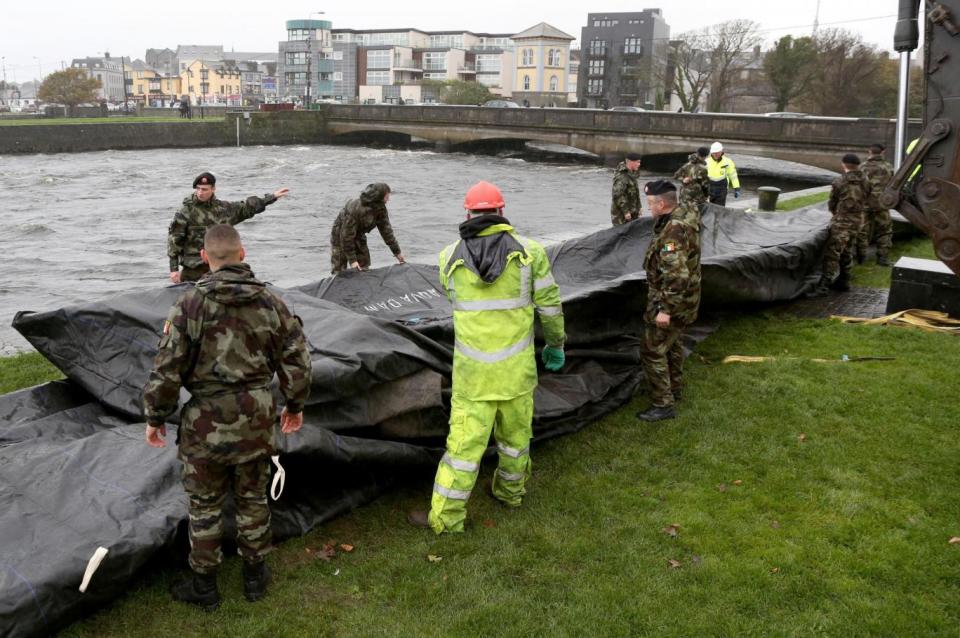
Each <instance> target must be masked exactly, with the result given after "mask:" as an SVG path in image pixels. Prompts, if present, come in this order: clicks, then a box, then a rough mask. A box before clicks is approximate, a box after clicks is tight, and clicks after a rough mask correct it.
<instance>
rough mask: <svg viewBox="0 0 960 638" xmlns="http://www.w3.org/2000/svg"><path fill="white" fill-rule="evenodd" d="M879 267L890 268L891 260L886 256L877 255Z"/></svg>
mask: <svg viewBox="0 0 960 638" xmlns="http://www.w3.org/2000/svg"><path fill="white" fill-rule="evenodd" d="M877 265H878V266H889V265H890V260H889V259H888V258H887V256H886V255H877Z"/></svg>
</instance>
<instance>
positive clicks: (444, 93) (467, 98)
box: [439, 80, 494, 106]
mask: <svg viewBox="0 0 960 638" xmlns="http://www.w3.org/2000/svg"><path fill="white" fill-rule="evenodd" d="M439 85H440V86H439V89H440V91H439V93H440V101H441V102H443V103H444V104H469V105H473V106H478V105H480V104H483V103H484V102H486V101H487V100H492V99H494V98H493V94H492V93H490V89H488V88H487V87H486V86H484V85H482V84H480V83H479V82H465V81H463V80H447V81H446V82H441V83H439Z"/></svg>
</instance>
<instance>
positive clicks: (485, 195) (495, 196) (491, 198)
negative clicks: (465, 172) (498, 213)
mask: <svg viewBox="0 0 960 638" xmlns="http://www.w3.org/2000/svg"><path fill="white" fill-rule="evenodd" d="M503 205H504V204H503V194H502V193H501V192H500V189H499V188H497V187H496V186H494V185H493V184H491V183H490V182H477V183H476V184H474V185H473V186H471V187H470V190H468V191H467V194H466V196H465V197H464V198H463V207H464V208H466V209H467V210H489V209H494V208H503Z"/></svg>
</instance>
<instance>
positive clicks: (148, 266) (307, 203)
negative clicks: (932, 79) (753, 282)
mask: <svg viewBox="0 0 960 638" xmlns="http://www.w3.org/2000/svg"><path fill="white" fill-rule="evenodd" d="M744 159H745V160H746V163H747V164H750V163H751V162H750V160H749V159H747V158H744ZM762 162H763V163H764V164H765V165H766V166H767V168H768V170H769V167H770V166H771V165H773V166H774V169H776V167H777V166H779V167H781V168H782V169H783V170H784V171H785V172H791V171H799V174H800V177H802V178H804V179H809V178H810V176H811V175H816V174H817V173H819V174H820V175H823V172H822V171H804V170H803V169H798V168H797V166H796V165H792V166H788V165H787V164H786V163H782V162H774V163H771V162H769V161H768V160H762ZM753 163H754V164H756V163H757V162H753ZM205 170H208V171H211V172H212V173H214V174H216V176H217V195H218V196H219V197H220V198H221V199H226V200H238V199H243V198H245V197H247V196H249V195H253V194H258V195H262V194H264V193H267V192H272V191H274V190H276V189H278V188H281V187H287V188H290V190H291V193H290V195H289V196H288V197H287V198H285V199H282V200H280V201H279V202H277V203H275V204H274V205H272V206H270V207H269V208H268V209H267V211H266V212H265V213H262V214H261V215H258V216H256V217H255V218H253V219H251V220H249V221H246V222H244V223H243V224H242V225H240V226H239V227H238V230H240V233H241V236H242V237H243V239H244V244H245V246H246V249H247V261H248V262H249V263H250V264H251V265H252V266H253V268H254V272H255V273H256V274H257V276H258V277H260V278H261V279H264V280H267V281H270V282H273V283H274V284H277V285H278V286H295V285H300V284H305V283H308V282H311V281H315V280H317V279H320V278H322V277H325V276H327V275H328V274H329V262H330V251H329V236H330V227H331V225H332V223H333V220H334V218H335V217H336V216H337V213H338V212H339V210H340V208H341V207H342V206H343V204H344V202H345V201H346V200H347V199H349V198H351V197H356V196H357V194H358V193H359V192H360V190H362V188H363V187H364V186H365V185H366V184H367V183H369V182H374V181H382V182H387V183H388V184H390V186H391V188H392V189H393V194H392V195H391V199H390V203H389V205H388V208H389V211H390V219H391V221H392V223H393V227H394V231H395V232H396V235H397V239H398V241H399V242H400V246H401V248H402V249H403V252H404V254H405V256H406V257H407V258H408V259H409V260H410V261H415V262H423V263H434V262H435V259H436V254H437V253H438V252H439V250H440V249H441V248H442V247H443V246H444V245H446V244H447V243H449V242H450V241H453V240H455V239H456V227H457V224H458V223H459V222H460V221H462V219H463V208H462V201H463V194H464V192H465V191H466V189H467V188H469V186H470V185H471V184H473V183H475V182H477V181H479V180H481V179H484V180H487V181H490V182H493V183H495V184H497V185H498V186H499V187H500V188H501V189H502V190H503V192H504V197H505V200H506V203H507V208H506V211H505V215H506V216H507V217H508V218H509V219H510V220H511V222H513V224H514V225H515V226H517V228H518V229H519V230H520V232H521V233H523V234H525V235H527V236H529V237H531V238H533V239H537V240H541V241H544V242H550V241H556V240H558V239H563V238H567V237H572V236H578V235H582V234H586V233H589V232H592V231H594V230H597V229H599V228H603V227H605V226H607V225H608V224H609V207H610V184H611V178H612V170H611V169H609V168H603V167H599V166H596V165H592V164H584V163H556V162H554V163H544V162H532V161H525V160H524V159H519V158H510V157H501V156H489V155H465V154H458V153H453V154H448V153H447V154H444V153H434V152H432V151H425V150H392V149H371V148H363V147H350V146H322V145H317V146H276V147H244V148H209V149H190V150H169V149H166V150H147V151H107V152H99V153H78V154H57V155H29V156H0V194H2V195H3V197H4V199H5V201H6V202H7V214H6V215H7V222H6V223H5V224H4V225H3V228H2V230H0V272H3V273H4V277H3V281H2V282H0V355H7V354H11V353H14V352H17V351H21V350H28V349H30V346H29V344H28V343H27V342H26V341H25V340H24V339H23V338H22V337H20V336H19V335H18V334H17V333H16V331H14V330H13V329H12V328H11V327H10V322H11V321H12V320H13V316H14V314H15V313H16V312H17V311H20V310H33V311H44V310H53V309H56V308H60V307H63V306H67V305H71V304H76V303H81V302H87V301H91V300H94V299H97V298H99V297H103V296H107V295H110V294H115V293H118V292H124V291H129V290H132V289H136V288H142V287H151V286H163V285H166V284H167V283H168V280H167V275H168V273H167V268H168V264H167V256H166V230H167V225H168V224H169V223H170V220H171V219H172V217H173V214H174V213H175V212H176V210H177V209H178V208H179V206H180V202H181V201H182V200H183V198H184V197H186V196H189V195H190V193H191V188H190V185H191V182H192V180H193V178H194V176H195V175H196V174H198V173H200V172H202V171H205ZM774 172H776V171H774ZM793 174H794V175H796V174H797V173H793ZM650 178H653V176H650V177H648V179H650ZM751 182H752V181H751V180H749V179H748V180H745V184H744V186H745V191H747V194H750V191H751V190H752V187H755V186H756V184H755V183H751ZM764 183H765V184H773V185H781V186H790V185H792V187H793V188H800V187H803V185H802V184H797V183H795V182H790V184H787V183H784V182H782V181H781V183H779V184H778V181H777V180H776V179H774V180H770V179H767V180H765V181H764ZM369 244H370V248H371V254H372V257H373V265H374V266H375V267H376V266H385V265H389V264H391V263H394V262H393V258H392V255H391V254H390V252H389V250H388V249H387V248H386V247H385V246H384V245H383V242H382V241H381V240H380V238H379V236H378V234H377V233H376V231H374V233H373V234H372V236H371V237H370V238H369Z"/></svg>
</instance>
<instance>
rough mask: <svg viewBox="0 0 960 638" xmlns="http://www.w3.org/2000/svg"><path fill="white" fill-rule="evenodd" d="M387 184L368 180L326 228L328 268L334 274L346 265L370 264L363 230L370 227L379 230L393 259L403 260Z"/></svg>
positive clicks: (345, 267) (365, 233) (366, 230)
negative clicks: (328, 237) (394, 232)
mask: <svg viewBox="0 0 960 638" xmlns="http://www.w3.org/2000/svg"><path fill="white" fill-rule="evenodd" d="M388 201H390V187H389V186H387V185H386V184H383V183H378V184H368V185H367V187H366V188H364V189H363V192H362V193H360V198H359V199H351V200H350V201H348V202H347V203H346V205H345V206H344V207H343V209H342V210H341V211H340V214H339V215H337V219H336V220H335V221H334V222H333V230H332V231H331V232H330V268H331V270H330V272H331V273H333V274H337V273H338V272H341V271H343V270H346V269H347V268H355V269H356V270H366V269H367V268H369V267H370V249H369V248H367V233H369V232H370V231H372V230H373V229H374V228H376V229H377V230H379V231H380V236H381V237H383V242H384V243H385V244H386V245H387V246H388V247H389V248H390V250H391V251H392V252H393V256H394V257H395V258H396V260H397V262H399V263H401V264H405V263H407V262H406V259H404V257H403V253H402V252H401V251H400V244H398V243H397V238H396V237H395V236H394V234H393V226H391V225H390V217H389V216H388V214H387V202H388Z"/></svg>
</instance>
